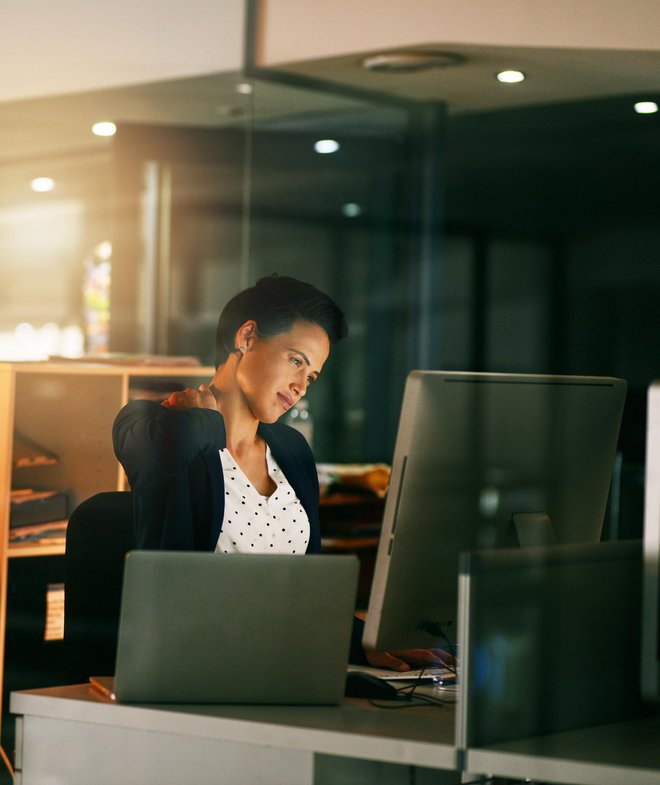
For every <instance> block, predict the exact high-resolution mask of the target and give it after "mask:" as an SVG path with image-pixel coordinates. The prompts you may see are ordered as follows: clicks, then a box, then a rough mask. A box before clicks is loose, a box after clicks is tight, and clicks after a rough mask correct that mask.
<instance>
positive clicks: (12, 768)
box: [0, 745, 14, 780]
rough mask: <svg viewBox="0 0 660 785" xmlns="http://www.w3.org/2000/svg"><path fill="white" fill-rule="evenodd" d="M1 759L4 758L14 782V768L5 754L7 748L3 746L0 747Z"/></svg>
mask: <svg viewBox="0 0 660 785" xmlns="http://www.w3.org/2000/svg"><path fill="white" fill-rule="evenodd" d="M0 757H2V760H3V761H4V764H5V766H6V767H7V771H8V772H9V776H10V777H11V778H12V780H13V779H14V767H13V766H12V765H11V762H10V760H9V757H8V755H7V753H6V752H5V748H4V747H3V746H2V745H0Z"/></svg>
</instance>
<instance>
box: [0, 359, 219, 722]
mask: <svg viewBox="0 0 660 785" xmlns="http://www.w3.org/2000/svg"><path fill="white" fill-rule="evenodd" d="M213 373H214V369H213V368H209V367H204V366H190V365H181V366H178V365H167V366H155V365H144V364H126V365H116V364H105V363H88V362H62V363H53V362H35V363H0V503H1V508H0V695H2V694H3V682H4V673H5V642H6V641H5V631H6V624H7V575H8V571H9V560H10V559H15V558H21V559H33V558H39V557H43V556H56V557H57V556H62V555H63V554H64V541H63V538H58V539H55V540H53V541H43V542H37V543H29V544H27V543H21V544H10V542H9V533H10V490H11V489H12V488H18V487H22V488H25V487H29V488H34V489H43V490H49V489H53V490H58V491H64V492H65V493H66V494H67V496H68V501H69V510H70V511H71V510H73V509H74V508H75V507H76V505H78V504H79V503H80V502H81V501H83V500H84V499H86V498H88V497H89V496H92V495H93V494H95V493H97V492H99V491H111V490H123V489H125V487H126V484H125V477H124V474H123V471H122V469H121V466H120V465H119V463H118V462H117V460H116V458H115V456H114V453H113V449H112V437H111V429H112V423H113V420H114V418H115V415H116V414H117V412H118V411H119V409H120V408H121V407H122V406H123V405H124V404H125V403H127V402H128V400H130V399H131V398H141V397H147V396H153V397H157V398H160V399H162V398H164V397H165V395H166V393H167V392H168V391H170V390H172V389H175V388H179V387H196V386H197V385H199V384H200V383H202V382H204V383H207V382H208V381H209V379H210V378H211V377H212V375H213ZM18 435H20V436H22V437H26V438H27V439H29V440H30V441H32V442H34V443H36V444H38V445H42V446H43V447H44V448H46V449H47V450H48V451H49V452H51V453H54V454H55V456H56V457H57V460H56V462H55V463H52V464H49V465H38V466H29V467H23V468H17V467H15V466H14V453H15V443H16V439H17V436H18ZM37 590H39V589H37ZM0 721H1V716H0Z"/></svg>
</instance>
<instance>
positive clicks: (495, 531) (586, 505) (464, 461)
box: [363, 371, 626, 650]
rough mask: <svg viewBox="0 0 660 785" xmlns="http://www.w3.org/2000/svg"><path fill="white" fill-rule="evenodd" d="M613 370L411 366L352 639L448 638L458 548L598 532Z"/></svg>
mask: <svg viewBox="0 0 660 785" xmlns="http://www.w3.org/2000/svg"><path fill="white" fill-rule="evenodd" d="M625 395H626V383H625V382H624V381H623V380H621V379H614V378H601V377H598V378H596V377H576V376H539V375H522V374H491V373H460V372H443V371H413V372H412V373H411V374H410V375H409V376H408V379H407V381H406V387H405V391H404V397H403V405H402V409H401V416H400V421H399V430H398V434H397V439H396V445H395V449H394V458H393V462H392V476H391V481H390V489H389V492H388V496H387V500H386V504H385V511H384V518H383V526H382V532H381V536H380V542H379V547H378V553H377V558H376V564H375V568H374V577H373V582H372V587H371V595H370V600H369V608H368V615H367V620H366V624H365V629H364V635H363V642H364V645H365V646H366V647H368V648H373V649H376V650H383V649H402V648H404V649H406V648H415V647H433V646H440V647H442V648H447V645H448V644H447V639H449V641H450V642H451V643H454V642H455V641H456V635H457V632H456V615H457V604H458V601H457V582H458V581H457V577H458V556H459V553H460V552H461V551H466V550H475V549H484V548H497V547H511V546H512V545H513V546H515V545H523V546H527V545H541V544H547V543H552V542H557V543H593V542H598V541H599V540H600V537H601V530H602V526H603V519H604V515H605V509H606V506H607V499H608V493H609V486H610V479H611V474H612V467H613V464H614V458H615V454H616V447H617V439H618V434H619V428H620V425H621V416H622V413H623V405H624V401H625Z"/></svg>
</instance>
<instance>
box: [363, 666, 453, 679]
mask: <svg viewBox="0 0 660 785" xmlns="http://www.w3.org/2000/svg"><path fill="white" fill-rule="evenodd" d="M348 670H349V671H362V672H363V673H369V674H371V675H372V676H377V677H378V678H379V679H384V680H385V681H417V680H418V679H420V678H421V680H422V681H432V682H438V681H440V680H442V679H444V678H447V677H451V676H452V673H453V672H452V671H450V670H449V668H419V669H416V670H409V671H403V672H402V671H391V670H388V669H387V668H373V667H371V666H370V665H349V666H348Z"/></svg>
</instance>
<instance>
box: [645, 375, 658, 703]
mask: <svg viewBox="0 0 660 785" xmlns="http://www.w3.org/2000/svg"><path fill="white" fill-rule="evenodd" d="M659 570H660V382H654V383H653V384H652V385H651V386H650V387H649V391H648V408H647V414H646V470H645V478H644V599H643V603H642V695H643V696H644V697H645V698H647V699H648V700H651V701H658V700H660V596H659V595H660V574H659Z"/></svg>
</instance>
